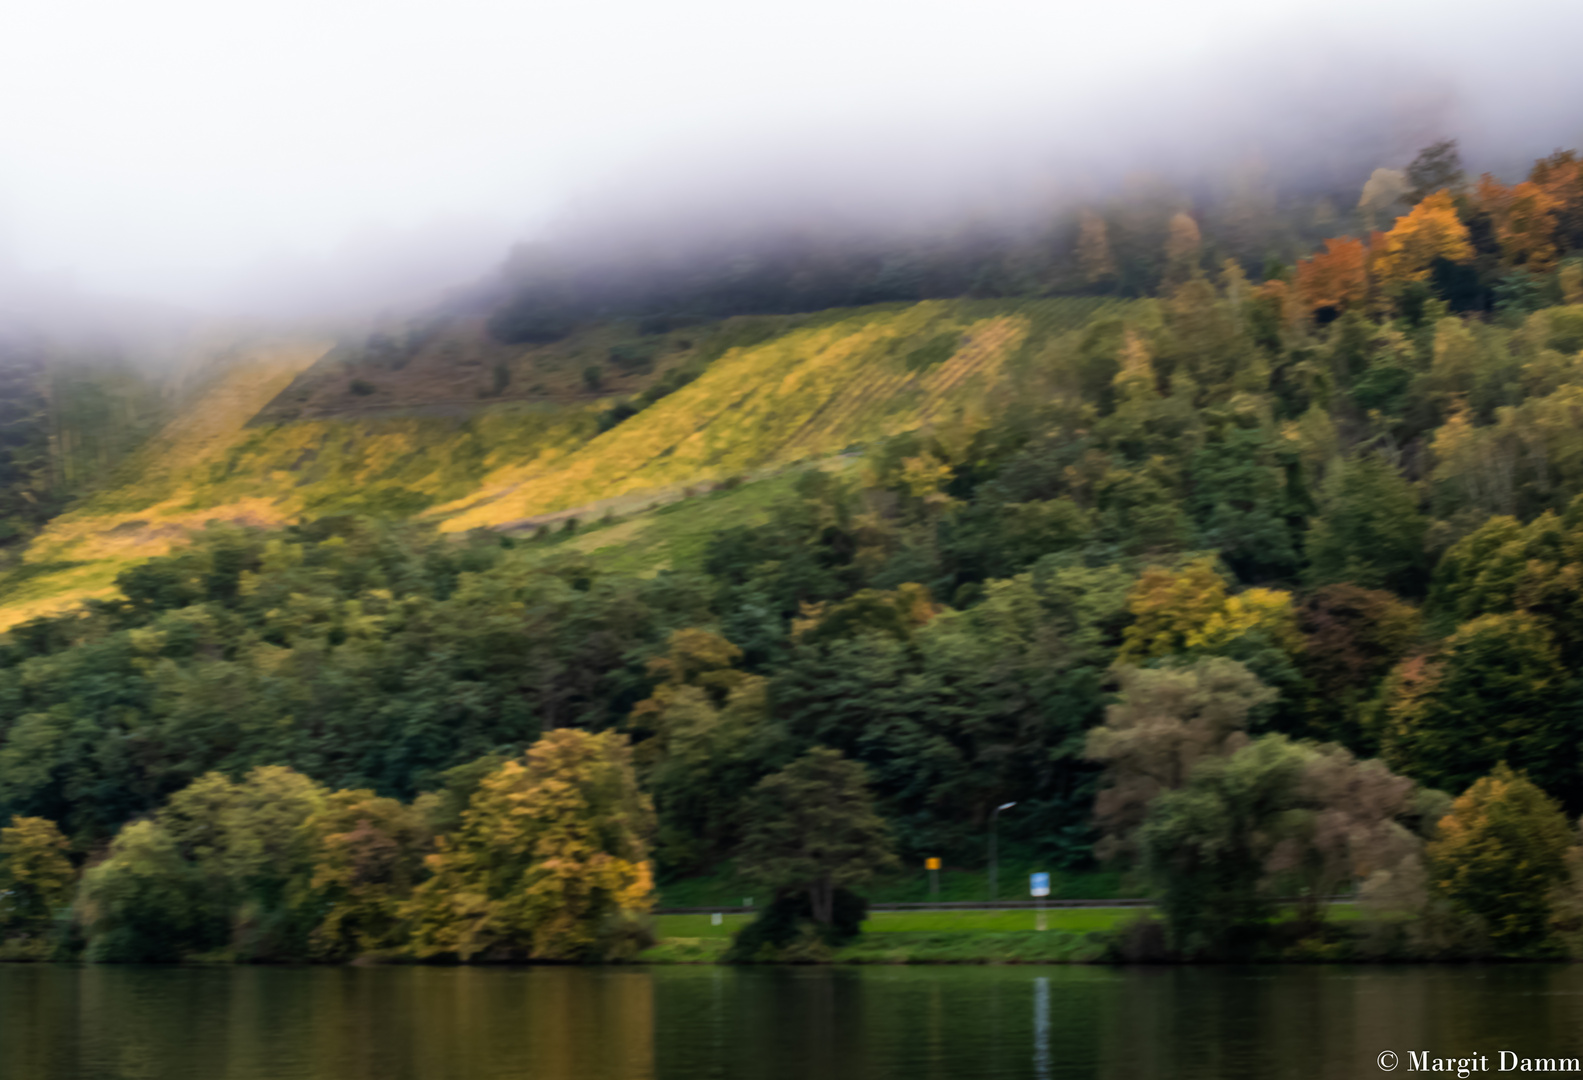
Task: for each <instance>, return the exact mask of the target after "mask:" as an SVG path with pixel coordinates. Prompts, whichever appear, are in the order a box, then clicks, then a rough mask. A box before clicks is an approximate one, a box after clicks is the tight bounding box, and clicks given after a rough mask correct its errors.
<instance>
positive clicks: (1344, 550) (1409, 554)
mask: <svg viewBox="0 0 1583 1080" xmlns="http://www.w3.org/2000/svg"><path fill="white" fill-rule="evenodd" d="M1427 527H1428V522H1427V521H1426V520H1425V518H1424V515H1423V514H1422V512H1420V510H1419V508H1418V496H1417V494H1416V492H1414V490H1413V487H1412V485H1411V484H1410V483H1409V482H1408V481H1407V480H1406V479H1405V478H1404V477H1403V476H1402V475H1401V474H1400V473H1399V472H1397V471H1396V470H1395V469H1393V468H1392V467H1391V466H1390V464H1389V463H1387V462H1386V461H1385V460H1384V459H1382V458H1380V457H1379V456H1377V455H1364V456H1361V457H1356V458H1352V459H1351V460H1348V461H1344V462H1342V463H1340V465H1339V466H1338V467H1336V468H1335V469H1333V470H1331V472H1330V474H1329V475H1328V476H1327V477H1326V478H1325V483H1324V486H1323V488H1322V493H1321V495H1320V515H1319V517H1318V518H1317V519H1316V520H1315V521H1314V523H1313V527H1312V529H1311V531H1310V534H1309V539H1308V557H1309V559H1310V564H1311V566H1312V574H1313V577H1314V580H1315V582H1316V583H1318V584H1329V583H1333V582H1343V581H1345V582H1350V583H1352V584H1354V585H1359V586H1361V587H1363V588H1366V589H1379V588H1389V589H1392V590H1394V591H1396V592H1400V593H1405V594H1406V595H1409V596H1412V595H1417V594H1418V593H1419V592H1421V590H1422V589H1423V587H1424V584H1425V581H1424V578H1425V570H1426V565H1425V564H1426V563H1427V556H1426V554H1425V551H1424V533H1425V531H1426V529H1427Z"/></svg>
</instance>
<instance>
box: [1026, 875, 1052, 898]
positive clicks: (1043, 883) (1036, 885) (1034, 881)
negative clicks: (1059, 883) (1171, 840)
mask: <svg viewBox="0 0 1583 1080" xmlns="http://www.w3.org/2000/svg"><path fill="white" fill-rule="evenodd" d="M1028 891H1029V892H1030V893H1032V894H1033V895H1034V896H1049V895H1050V875H1049V874H1029V875H1028Z"/></svg>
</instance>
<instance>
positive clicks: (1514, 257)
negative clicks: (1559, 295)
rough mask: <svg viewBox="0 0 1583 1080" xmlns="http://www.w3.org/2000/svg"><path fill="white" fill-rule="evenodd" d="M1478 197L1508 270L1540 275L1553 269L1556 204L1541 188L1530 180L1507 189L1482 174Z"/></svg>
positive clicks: (1497, 181)
mask: <svg viewBox="0 0 1583 1080" xmlns="http://www.w3.org/2000/svg"><path fill="white" fill-rule="evenodd" d="M1478 197H1479V203H1480V204H1481V205H1482V206H1483V207H1484V209H1485V210H1486V211H1487V212H1488V213H1489V215H1490V217H1491V218H1492V219H1494V222H1495V239H1496V240H1497V241H1498V242H1499V243H1500V245H1501V257H1502V258H1503V259H1504V261H1505V262H1506V264H1507V265H1508V266H1521V267H1524V268H1525V269H1528V270H1531V271H1533V272H1534V273H1536V274H1543V273H1546V272H1547V271H1549V270H1550V269H1551V268H1552V267H1553V266H1554V265H1555V261H1556V245H1555V234H1556V209H1557V202H1556V200H1555V199H1554V198H1552V197H1551V196H1550V194H1549V193H1548V192H1546V191H1545V189H1544V188H1543V187H1541V186H1540V185H1538V184H1536V183H1534V182H1533V181H1531V180H1525V181H1524V182H1522V183H1521V184H1518V185H1517V186H1515V187H1507V186H1506V185H1505V184H1502V183H1501V182H1500V181H1499V180H1497V179H1495V178H1494V177H1493V176H1490V175H1489V174H1488V173H1485V174H1484V175H1483V176H1482V177H1480V178H1479V192H1478Z"/></svg>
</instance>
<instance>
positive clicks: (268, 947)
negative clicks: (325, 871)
mask: <svg viewBox="0 0 1583 1080" xmlns="http://www.w3.org/2000/svg"><path fill="white" fill-rule="evenodd" d="M328 794H329V793H328V792H327V791H325V789H324V788H323V787H322V786H321V785H319V784H317V783H315V782H314V781H313V780H311V779H309V778H308V777H306V776H304V775H302V774H301V773H299V772H296V771H294V770H292V769H288V768H286V767H285V766H281V765H267V766H260V767H259V768H256V769H254V770H252V771H251V772H249V773H248V774H247V775H246V776H245V777H244V778H243V779H242V780H241V781H239V782H238V781H232V780H231V779H229V778H228V777H226V776H225V775H224V774H222V773H208V774H206V775H205V776H202V777H200V778H199V779H197V780H195V781H193V782H192V783H191V784H190V785H188V786H187V787H186V788H184V789H182V790H181V791H179V792H177V793H176V794H175V795H173V796H171V798H170V801H169V802H167V803H166V805H165V806H164V808H163V809H161V810H160V812H159V813H158V814H157V815H156V820H157V821H158V822H159V824H160V825H161V827H162V828H163V830H164V831H165V833H166V834H167V835H168V836H169V837H170V839H171V840H172V841H173V842H174V843H175V844H176V847H177V849H178V850H179V851H180V852H181V854H182V856H183V857H184V858H185V859H186V860H187V861H188V862H189V863H190V864H191V865H192V867H193V868H194V870H195V871H196V872H197V874H198V876H199V877H200V879H201V880H202V881H203V882H204V883H205V902H206V904H207V906H208V909H209V911H210V912H211V914H212V916H213V917H214V918H215V919H216V920H218V921H220V922H222V923H224V924H227V925H229V926H230V948H231V949H232V950H234V951H235V953H236V955H237V956H238V958H243V959H285V958H292V957H300V956H302V955H304V954H305V952H306V950H307V935H308V933H309V931H310V929H311V926H312V922H313V919H312V916H311V914H310V913H309V912H307V911H304V910H302V908H301V907H300V906H299V904H298V902H297V901H298V899H299V897H298V896H296V895H294V891H293V886H294V884H295V883H298V882H301V881H303V880H305V879H306V878H308V877H309V876H310V875H311V873H312V866H313V848H314V837H313V833H312V831H311V830H310V829H309V827H308V823H309V821H310V819H312V818H313V816H314V815H315V814H317V813H318V812H319V811H320V810H322V809H323V807H324V804H325V800H326V798H327V797H328Z"/></svg>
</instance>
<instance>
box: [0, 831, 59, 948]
mask: <svg viewBox="0 0 1583 1080" xmlns="http://www.w3.org/2000/svg"><path fill="white" fill-rule="evenodd" d="M66 849H67V841H66V837H64V836H62V835H61V831H60V829H59V828H57V827H56V825H55V823H54V822H53V821H49V820H47V819H45V818H36V817H34V818H25V817H14V818H12V819H11V824H10V825H8V826H6V827H5V828H3V829H0V934H4V935H7V936H9V935H14V934H18V933H20V934H25V935H28V936H33V935H36V934H38V933H39V932H40V931H41V930H43V929H44V928H45V927H46V926H48V925H49V923H50V921H51V920H52V919H53V918H54V917H55V914H56V912H57V911H59V910H60V908H61V907H63V906H64V905H65V904H66V903H68V902H69V901H70V899H71V890H72V885H73V884H74V883H75V882H76V878H77V872H76V870H75V869H73V867H72V865H71V860H70V859H69V858H67V857H66Z"/></svg>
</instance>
